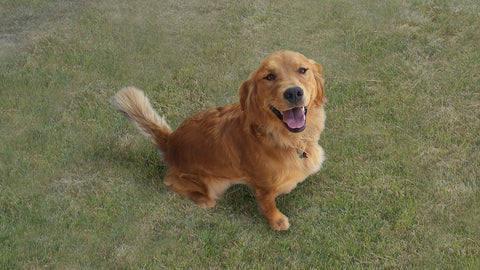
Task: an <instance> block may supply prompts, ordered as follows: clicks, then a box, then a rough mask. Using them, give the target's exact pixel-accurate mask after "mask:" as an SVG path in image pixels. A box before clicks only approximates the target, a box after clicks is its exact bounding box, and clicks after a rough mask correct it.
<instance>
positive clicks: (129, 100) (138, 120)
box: [112, 87, 172, 152]
mask: <svg viewBox="0 0 480 270" xmlns="http://www.w3.org/2000/svg"><path fill="white" fill-rule="evenodd" d="M112 106H113V108H115V109H116V110H117V111H119V112H121V113H123V115H124V116H125V117H126V118H127V119H129V120H130V121H131V122H133V123H134V124H135V126H137V128H138V130H139V131H140V133H142V134H143V135H145V136H147V137H149V138H150V139H151V140H152V142H153V143H154V144H155V145H156V146H157V148H158V149H160V150H161V151H162V152H165V150H166V146H167V142H168V136H169V135H170V134H171V133H172V129H171V128H170V126H169V125H168V124H167V122H166V121H165V118H164V117H161V116H160V115H158V114H157V112H156V111H155V110H154V109H153V108H152V105H150V102H149V100H148V98H147V96H145V94H144V93H143V91H141V90H138V89H136V88H134V87H125V88H123V89H121V90H120V91H118V93H117V94H116V95H115V96H114V98H113V99H112Z"/></svg>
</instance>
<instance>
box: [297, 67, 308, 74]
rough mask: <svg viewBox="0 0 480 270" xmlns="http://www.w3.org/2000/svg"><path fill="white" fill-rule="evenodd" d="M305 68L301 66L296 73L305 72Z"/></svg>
mask: <svg viewBox="0 0 480 270" xmlns="http://www.w3.org/2000/svg"><path fill="white" fill-rule="evenodd" d="M307 70H308V69H307V68H303V67H301V68H299V69H298V73H300V74H305V73H307Z"/></svg>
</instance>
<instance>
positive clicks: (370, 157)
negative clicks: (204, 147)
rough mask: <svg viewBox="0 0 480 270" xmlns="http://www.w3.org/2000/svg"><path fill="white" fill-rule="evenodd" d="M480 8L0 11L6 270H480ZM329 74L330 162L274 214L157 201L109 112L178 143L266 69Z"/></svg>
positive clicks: (156, 6) (124, 4) (148, 167)
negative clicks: (149, 122) (305, 68)
mask: <svg viewBox="0 0 480 270" xmlns="http://www.w3.org/2000/svg"><path fill="white" fill-rule="evenodd" d="M479 21H480V4H479V3H478V1H473V0H467V1H445V0H438V1H419V0H406V1H399V0H385V1H369V0H360V1H344V0H340V1H337V0H322V1H314V0H306V1H287V0H279V1H255V0H239V1H206V0H200V1H183V0H181V1H178V0H176V1H171V0H165V1H153V0H145V1H133V0H131V1H73V0H71V1H68V0H58V1H54V0H44V1H37V0H19V1H6V0H1V1H0V268H1V269H39V268H48V269H50V268H53V269H92V268H93V269H103V268H110V269H139V268H145V269H163V268H167V269H170V268H182V269H183V268H186V269H226V268H240V269H364V268H374V269H378V268H379V269H412V268H413V269H478V268H480V191H479V181H480V86H479V85H480V49H479V44H480V27H479V24H478V22H479ZM281 49H289V50H295V51H299V52H301V53H303V54H304V55H306V56H307V57H310V58H312V59H315V60H316V61H317V62H319V63H321V64H322V66H323V70H324V78H325V81H326V85H325V86H326V88H325V90H326V94H327V98H328V104H327V106H326V113H327V121H326V129H325V131H324V133H323V134H322V136H321V138H320V141H319V143H320V145H322V147H323V148H324V150H325V152H326V155H327V160H326V162H325V163H324V167H323V169H322V170H320V171H319V172H318V173H317V174H315V175H312V176H310V177H309V178H308V179H307V180H306V181H305V182H303V183H302V184H300V185H299V186H298V187H297V188H296V189H295V190H293V191H292V192H291V193H290V194H287V195H282V196H280V197H278V198H277V205H278V207H279V209H280V210H281V211H282V212H283V213H285V214H286V215H287V216H288V217H289V218H290V224H291V227H290V229H289V230H288V231H287V232H275V231H273V230H271V229H270V227H269V226H268V224H267V222H266V221H265V219H264V217H263V216H262V215H261V213H260V212H259V210H258V209H257V206H256V203H255V200H254V197H253V195H252V194H251V193H250V191H249V190H248V188H246V187H245V186H240V185H239V186H234V187H232V188H230V189H229V190H228V191H227V193H226V194H225V195H224V198H223V199H222V200H221V201H220V202H219V203H218V204H217V205H216V206H215V207H214V208H212V209H208V210H204V209H201V208H199V207H197V206H196V205H195V204H194V203H192V202H191V201H189V200H188V199H187V198H185V197H184V196H181V195H178V194H175V193H173V192H171V191H167V190H166V188H165V187H164V186H163V184H162V177H163V175H164V174H165V171H166V168H165V164H163V163H162V161H161V160H160V158H159V157H158V155H157V152H156V150H155V148H154V146H153V145H152V144H151V143H150V142H149V141H148V140H147V139H145V138H144V137H143V136H142V135H140V134H139V133H138V132H137V131H136V130H135V128H134V127H133V126H132V125H131V124H130V123H128V122H127V121H126V120H125V119H124V118H122V117H121V116H120V115H119V114H118V113H116V112H115V111H114V110H113V109H112V108H111V107H110V98H111V97H112V96H113V95H114V93H115V92H116V91H117V90H119V89H120V88H121V87H123V86H127V85H133V86H136V87H138V88H141V89H143V90H145V92H146V93H147V95H148V96H149V97H150V100H151V101H152V103H153V106H154V108H156V109H158V110H159V112H160V113H161V114H163V115H165V116H166V118H167V120H168V122H169V123H170V125H171V126H172V127H173V128H175V127H177V126H178V125H179V124H180V123H181V121H182V120H183V119H185V118H186V117H188V116H189V115H191V114H193V113H195V112H197V111H199V110H202V109H206V108H210V107H213V106H220V105H225V104H228V103H232V102H235V101H236V100H237V90H238V87H239V85H240V84H241V82H242V81H243V80H245V79H246V78H247V76H248V74H249V73H250V72H251V71H253V70H254V69H255V68H256V67H257V65H258V64H259V63H260V61H261V60H262V59H263V58H264V57H265V56H267V55H268V54H270V53H272V52H274V51H277V50H281Z"/></svg>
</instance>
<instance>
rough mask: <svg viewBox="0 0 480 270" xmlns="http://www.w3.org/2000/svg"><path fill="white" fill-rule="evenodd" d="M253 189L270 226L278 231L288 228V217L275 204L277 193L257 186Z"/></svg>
mask: <svg viewBox="0 0 480 270" xmlns="http://www.w3.org/2000/svg"><path fill="white" fill-rule="evenodd" d="M253 191H254V194H255V198H256V200H257V203H258V206H259V208H260V211H262V213H263V214H264V215H265V217H266V218H267V220H268V223H269V224H270V227H272V229H274V230H277V231H284V230H288V227H290V224H289V223H288V218H287V217H286V216H285V215H284V214H282V213H281V212H280V211H279V210H278V208H277V206H276V205H275V197H276V195H277V194H275V193H272V192H268V191H264V190H262V189H259V188H255V189H254V190H253Z"/></svg>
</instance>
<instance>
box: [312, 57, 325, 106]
mask: <svg viewBox="0 0 480 270" xmlns="http://www.w3.org/2000/svg"><path fill="white" fill-rule="evenodd" d="M310 62H312V64H313V75H314V76H315V81H316V82H317V96H316V98H315V102H316V103H317V104H319V105H322V104H323V103H325V102H326V97H325V91H324V90H323V86H324V84H325V81H324V80H323V78H322V66H320V64H319V63H317V62H315V61H313V60H310Z"/></svg>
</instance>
